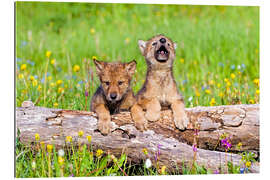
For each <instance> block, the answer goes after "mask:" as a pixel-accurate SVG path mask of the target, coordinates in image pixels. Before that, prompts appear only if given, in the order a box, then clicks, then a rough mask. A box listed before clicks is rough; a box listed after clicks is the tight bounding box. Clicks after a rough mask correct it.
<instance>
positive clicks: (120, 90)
mask: <svg viewBox="0 0 270 180" xmlns="http://www.w3.org/2000/svg"><path fill="white" fill-rule="evenodd" d="M94 63H95V65H96V71H97V74H98V77H99V79H100V82H101V85H100V86H99V87H98V88H97V90H96V92H95V94H94V95H93V97H92V100H91V107H90V109H91V111H93V112H95V113H97V115H98V129H99V130H100V132H101V133H102V134H104V135H107V134H108V133H110V129H111V127H110V122H111V117H110V115H111V114H115V113H119V112H120V111H125V110H127V111H129V110H130V107H131V106H132V105H133V104H134V103H135V101H136V100H135V97H134V94H133V91H132V89H131V85H130V84H131V80H132V76H133V74H134V72H135V70H136V61H135V60H133V61H131V62H129V63H119V62H115V63H106V62H102V61H97V60H94Z"/></svg>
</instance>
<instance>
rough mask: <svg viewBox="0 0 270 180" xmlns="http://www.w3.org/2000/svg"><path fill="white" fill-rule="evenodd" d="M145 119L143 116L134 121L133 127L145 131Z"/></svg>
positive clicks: (146, 124)
mask: <svg viewBox="0 0 270 180" xmlns="http://www.w3.org/2000/svg"><path fill="white" fill-rule="evenodd" d="M147 126H148V123H147V120H146V119H145V118H141V119H140V120H137V121H135V127H136V128H137V129H138V130H139V131H145V130H147Z"/></svg>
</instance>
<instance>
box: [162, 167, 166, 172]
mask: <svg viewBox="0 0 270 180" xmlns="http://www.w3.org/2000/svg"><path fill="white" fill-rule="evenodd" d="M165 173H166V166H162V167H161V174H165Z"/></svg>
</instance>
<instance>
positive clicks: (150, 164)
mask: <svg viewBox="0 0 270 180" xmlns="http://www.w3.org/2000/svg"><path fill="white" fill-rule="evenodd" d="M151 166H152V162H151V160H150V159H146V161H145V167H146V168H150V167H151Z"/></svg>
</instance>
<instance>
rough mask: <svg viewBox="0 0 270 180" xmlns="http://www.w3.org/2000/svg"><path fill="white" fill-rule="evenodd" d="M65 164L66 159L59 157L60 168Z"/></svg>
mask: <svg viewBox="0 0 270 180" xmlns="http://www.w3.org/2000/svg"><path fill="white" fill-rule="evenodd" d="M64 162H65V159H64V158H63V157H62V156H58V163H59V165H60V166H62V165H63V164H64Z"/></svg>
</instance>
